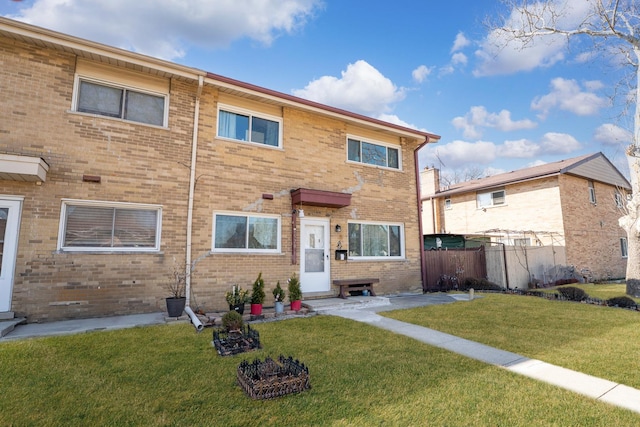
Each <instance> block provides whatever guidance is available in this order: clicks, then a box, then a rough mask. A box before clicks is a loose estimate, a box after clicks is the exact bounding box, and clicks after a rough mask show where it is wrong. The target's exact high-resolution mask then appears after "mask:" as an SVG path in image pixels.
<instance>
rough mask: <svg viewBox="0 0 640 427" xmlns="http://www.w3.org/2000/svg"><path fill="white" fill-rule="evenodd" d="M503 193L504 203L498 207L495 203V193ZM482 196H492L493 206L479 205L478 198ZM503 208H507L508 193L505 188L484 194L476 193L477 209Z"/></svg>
mask: <svg viewBox="0 0 640 427" xmlns="http://www.w3.org/2000/svg"><path fill="white" fill-rule="evenodd" d="M500 191H502V192H503V193H504V203H501V204H499V205H496V204H494V203H493V193H498V192H500ZM480 194H490V195H491V204H490V205H485V206H480V205H479V203H478V196H479V195H480ZM502 206H507V191H506V190H505V189H504V188H500V189H494V190H489V191H482V192H477V193H476V209H480V210H481V209H492V208H501V207H502Z"/></svg>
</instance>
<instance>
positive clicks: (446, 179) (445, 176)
mask: <svg viewBox="0 0 640 427" xmlns="http://www.w3.org/2000/svg"><path fill="white" fill-rule="evenodd" d="M485 176H486V175H485V173H484V171H483V170H482V169H480V168H479V167H472V168H465V169H451V170H448V171H443V172H441V173H440V188H441V189H447V188H449V187H451V186H452V185H453V184H458V183H460V182H466V181H471V180H474V179H480V178H484V177H485Z"/></svg>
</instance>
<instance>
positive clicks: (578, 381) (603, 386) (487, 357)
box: [308, 294, 640, 413]
mask: <svg viewBox="0 0 640 427" xmlns="http://www.w3.org/2000/svg"><path fill="white" fill-rule="evenodd" d="M374 298H375V297H370V299H367V298H366V297H350V298H348V300H351V299H363V300H364V299H367V301H364V302H363V304H361V305H359V306H358V305H355V304H354V305H345V304H347V303H345V302H342V301H344V300H342V301H340V300H338V301H336V302H335V304H336V305H333V306H332V305H331V301H329V300H326V301H323V300H318V302H315V303H314V302H312V301H310V302H308V304H309V305H310V307H311V308H312V309H313V310H315V311H319V312H320V313H323V314H327V315H332V316H339V317H343V318H346V319H351V320H355V321H358V322H362V323H366V324H369V325H372V326H376V327H378V328H381V329H385V330H388V331H391V332H394V333H397V334H401V335H405V336H408V337H411V338H414V339H416V340H418V341H420V342H423V343H425V344H429V345H432V346H435V347H439V348H442V349H445V350H448V351H452V352H454V353H458V354H461V355H463V356H467V357H470V358H472V359H475V360H479V361H481V362H485V363H489V364H491V365H494V366H498V367H501V368H504V369H507V370H509V371H511V372H515V373H517V374H520V375H524V376H527V377H529V378H533V379H536V380H539V381H544V382H546V383H549V384H553V385H555V386H558V387H561V388H564V389H567V390H570V391H573V392H575V393H579V394H582V395H585V396H588V397H591V398H593V399H596V400H600V401H602V402H607V403H609V404H612V405H615V406H619V407H622V408H625V409H629V410H631V411H634V412H637V413H640V390H637V389H634V388H632V387H628V386H625V385H623V384H618V383H615V382H613V381H609V380H604V379H601V378H597V377H594V376H591V375H586V374H583V373H581V372H576V371H572V370H570V369H566V368H562V367H560V366H555V365H552V364H550V363H546V362H543V361H541V360H536V359H529V358H527V357H524V356H521V355H519V354H515V353H511V352H509V351H504V350H500V349H497V348H493V347H489V346H487V345H484V344H480V343H478V342H475V341H470V340H467V339H464V338H459V337H456V336H454V335H450V334H445V333H443V332H439V331H436V330H433V329H429V328H425V327H422V326H417V325H413V324H410V323H405V322H401V321H398V320H395V319H389V318H386V317H383V316H380V315H379V314H377V312H380V311H388V310H397V309H403V308H410V307H416V306H424V305H431V304H443V303H451V302H455V301H469V299H468V296H467V295H455V294H451V295H443V294H439V295H438V294H432V295H418V296H416V295H414V296H410V295H404V296H402V295H401V296H398V297H390V298H375V299H377V301H375V300H374ZM385 300H386V301H385ZM354 302H355V301H354Z"/></svg>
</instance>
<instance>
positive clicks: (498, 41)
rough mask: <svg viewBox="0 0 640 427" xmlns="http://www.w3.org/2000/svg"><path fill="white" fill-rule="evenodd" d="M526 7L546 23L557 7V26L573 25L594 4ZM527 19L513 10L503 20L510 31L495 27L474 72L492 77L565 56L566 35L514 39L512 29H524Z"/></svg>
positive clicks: (554, 0)
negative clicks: (525, 39)
mask: <svg viewBox="0 0 640 427" xmlns="http://www.w3.org/2000/svg"><path fill="white" fill-rule="evenodd" d="M515 3H518V2H514V4H515ZM527 7H528V9H529V10H532V11H534V13H536V14H537V15H539V16H541V17H542V19H543V20H545V21H546V22H551V21H552V19H553V18H552V17H551V16H550V13H551V11H552V10H554V11H555V15H556V16H555V17H556V18H557V26H558V28H572V27H575V26H576V25H579V24H580V22H581V20H583V19H584V17H585V16H587V14H588V12H589V9H590V8H591V7H592V5H591V2H588V1H566V0H551V1H549V2H546V1H545V2H531V3H528V6H527ZM525 22H527V17H525V16H524V15H523V14H522V13H520V12H519V11H518V10H516V9H512V10H511V11H510V15H509V16H508V17H507V18H506V19H505V21H504V22H502V25H503V28H505V29H507V31H501V30H500V29H494V30H492V31H490V32H489V33H488V34H487V36H486V37H485V39H484V40H483V41H482V42H481V43H480V49H478V50H477V51H476V53H475V54H476V57H477V58H478V59H479V60H480V64H479V65H478V67H477V68H476V69H475V70H474V75H476V76H491V75H501V74H512V73H516V72H518V71H529V70H533V69H535V68H538V67H541V68H545V67H550V66H551V65H553V64H555V63H557V62H558V61H561V60H563V59H564V57H565V56H564V51H565V50H566V48H567V45H568V39H567V37H565V36H562V35H558V34H552V35H545V36H539V37H536V38H534V39H532V40H528V41H524V40H518V39H514V38H512V37H511V36H510V34H511V33H510V31H509V29H516V30H517V29H519V28H522V26H523V25H524V24H523V23H525Z"/></svg>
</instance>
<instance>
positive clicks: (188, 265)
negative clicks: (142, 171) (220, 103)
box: [184, 76, 204, 332]
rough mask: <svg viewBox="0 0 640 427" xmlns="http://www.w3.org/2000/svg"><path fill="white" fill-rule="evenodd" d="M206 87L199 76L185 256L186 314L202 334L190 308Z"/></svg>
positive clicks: (201, 326)
mask: <svg viewBox="0 0 640 427" xmlns="http://www.w3.org/2000/svg"><path fill="white" fill-rule="evenodd" d="M203 85H204V77H203V76H198V90H197V92H196V104H195V110H194V112H193V140H192V141H191V174H190V176H189V206H188V208H187V244H186V254H185V268H186V269H187V270H186V272H185V273H186V278H185V291H184V295H185V297H186V304H185V309H184V311H185V313H187V315H188V316H189V318H190V319H191V323H192V324H193V326H194V327H195V328H196V330H197V331H198V332H200V331H201V330H202V329H203V328H204V326H203V325H202V322H200V319H198V317H197V316H196V315H195V313H194V312H193V310H191V307H190V300H191V272H192V270H193V266H192V265H191V245H192V239H191V232H192V229H193V198H194V193H195V189H196V159H197V155H198V122H199V120H200V95H202V87H203Z"/></svg>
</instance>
